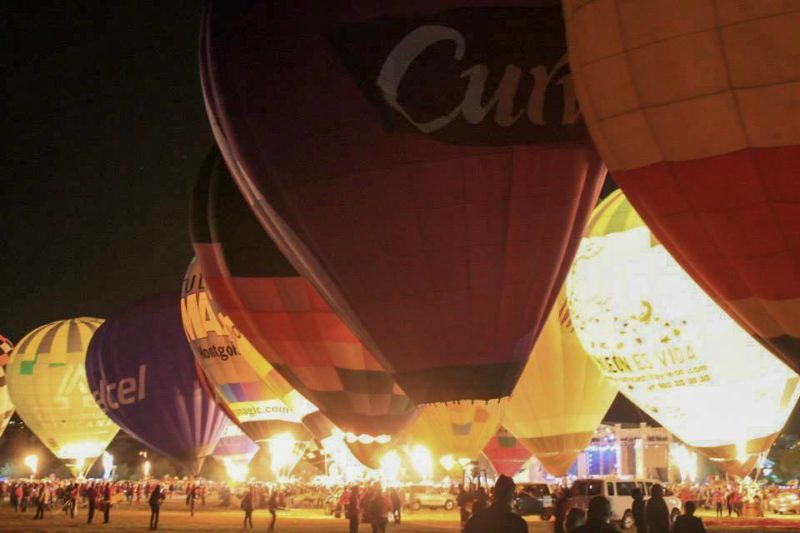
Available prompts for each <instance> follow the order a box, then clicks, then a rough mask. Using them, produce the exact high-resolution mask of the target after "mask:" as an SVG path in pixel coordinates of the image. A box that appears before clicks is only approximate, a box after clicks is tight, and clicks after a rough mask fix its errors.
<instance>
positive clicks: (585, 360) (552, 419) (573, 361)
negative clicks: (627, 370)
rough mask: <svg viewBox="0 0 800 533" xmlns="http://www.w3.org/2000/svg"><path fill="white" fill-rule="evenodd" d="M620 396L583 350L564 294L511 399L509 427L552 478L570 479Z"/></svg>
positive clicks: (508, 411)
mask: <svg viewBox="0 0 800 533" xmlns="http://www.w3.org/2000/svg"><path fill="white" fill-rule="evenodd" d="M616 395H617V387H616V385H615V384H614V382H612V381H610V380H608V379H606V378H605V377H604V376H603V374H602V373H601V372H600V370H598V368H597V367H596V366H595V364H594V361H593V360H592V359H591V358H590V357H589V356H588V354H587V353H586V351H585V350H584V349H583V346H581V342H580V340H579V338H578V336H577V335H576V334H575V328H574V326H573V324H572V321H571V319H570V313H569V309H568V308H567V302H566V298H565V295H564V293H563V291H562V292H561V293H560V294H559V298H558V301H557V302H556V307H554V308H553V310H552V311H551V312H550V316H549V317H548V319H547V322H546V323H545V325H544V330H543V331H542V334H541V335H539V339H538V340H537V341H536V345H535V346H534V348H533V352H532V353H531V357H530V359H529V360H528V364H527V366H526V367H525V370H524V371H523V372H522V377H521V378H520V380H519V382H518V383H517V387H516V388H515V389H514V392H513V394H512V395H511V398H509V400H508V406H507V408H506V416H505V418H504V424H505V426H506V427H507V428H508V429H509V431H511V432H512V433H513V434H514V435H515V436H516V437H517V438H518V439H519V440H520V441H521V442H522V444H523V445H525V446H526V447H527V448H528V449H529V450H530V451H531V452H532V453H533V454H534V455H535V456H536V458H537V459H539V461H540V462H541V463H542V465H543V466H544V467H545V469H546V470H547V471H548V472H549V473H550V474H551V475H553V476H565V475H566V474H567V472H568V471H569V469H570V467H571V466H572V464H573V463H574V462H575V460H576V459H577V457H578V454H580V452H581V451H582V450H583V449H584V448H585V447H586V446H588V445H589V443H590V442H591V440H592V435H593V434H594V431H595V429H597V427H598V426H599V425H600V422H602V420H603V417H604V416H605V414H606V412H607V411H608V408H609V407H610V406H611V402H613V401H614V397H615V396H616Z"/></svg>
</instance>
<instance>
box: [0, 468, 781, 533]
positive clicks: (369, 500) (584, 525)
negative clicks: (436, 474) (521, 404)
mask: <svg viewBox="0 0 800 533" xmlns="http://www.w3.org/2000/svg"><path fill="white" fill-rule="evenodd" d="M670 488H671V491H672V494H673V495H674V496H676V497H678V498H679V499H680V500H681V502H682V504H683V510H684V514H683V515H682V516H680V517H678V518H677V520H674V523H673V521H672V520H671V517H670V513H669V509H668V506H667V504H666V503H665V501H664V495H665V494H664V489H663V487H662V486H660V485H654V486H653V487H652V488H651V489H650V498H648V499H645V495H644V493H643V492H642V490H641V489H638V488H637V489H634V491H633V504H632V508H631V511H632V517H633V521H634V524H635V526H636V530H637V532H638V533H642V532H646V533H702V532H704V531H705V528H704V526H703V523H702V520H701V519H700V518H699V517H696V516H695V511H696V510H697V509H698V508H707V509H712V510H714V511H715V513H716V516H717V517H718V518H720V517H724V516H726V515H727V516H729V517H731V516H741V515H743V514H745V512H751V513H754V514H753V516H763V515H764V511H765V508H766V506H767V502H768V501H770V499H771V498H773V497H775V496H777V495H779V494H781V493H780V492H779V490H780V489H779V488H777V487H775V486H759V485H757V484H755V483H750V482H747V481H745V482H735V481H727V480H726V481H719V482H716V483H709V484H705V485H689V484H687V485H679V486H671V487H670ZM443 490H446V488H445V489H443ZM450 493H451V496H452V498H453V501H454V502H455V505H456V506H457V507H458V510H459V515H460V519H461V526H462V528H463V531H464V532H465V533H472V532H477V531H486V532H489V533H490V532H492V531H508V532H511V533H513V532H514V531H516V530H517V529H519V530H520V531H527V529H520V527H521V526H520V525H521V524H522V525H524V524H525V522H524V520H522V518H520V517H518V516H517V515H516V514H513V513H512V511H511V509H512V502H513V500H514V497H515V485H514V482H513V481H512V480H511V479H510V478H508V477H505V476H500V478H498V480H497V482H496V483H495V485H494V486H491V487H487V486H486V485H485V484H484V485H480V484H477V485H467V486H466V487H465V486H464V485H459V486H458V487H455V486H451V488H450ZM211 494H213V495H214V500H213V505H215V506H220V507H222V508H228V509H231V508H236V507H237V506H238V507H239V508H240V509H241V510H242V511H243V513H244V520H243V527H244V528H253V527H254V526H253V513H254V511H255V510H257V509H264V510H266V511H268V512H269V513H270V522H269V525H268V531H273V530H274V528H275V525H276V521H277V512H278V511H279V510H281V509H287V508H289V507H291V506H292V505H294V504H299V505H302V504H303V503H306V502H310V505H312V506H314V507H321V506H323V505H324V504H327V505H328V506H329V511H330V512H331V514H335V515H336V516H337V517H338V516H341V515H343V516H344V518H345V520H346V521H347V522H348V523H349V529H350V531H351V532H354V531H359V526H361V525H369V526H371V529H372V532H373V533H384V532H385V531H386V530H387V526H388V524H389V523H390V522H391V521H394V522H395V523H400V522H401V520H402V517H403V511H404V508H406V509H407V508H412V509H414V508H415V507H414V506H413V504H412V501H413V498H414V496H413V494H414V493H412V492H410V491H409V490H408V488H405V489H404V488H400V487H388V488H385V487H383V486H382V485H381V484H380V483H378V482H373V483H361V484H358V485H350V486H346V487H344V488H343V489H342V488H339V489H336V488H327V487H321V486H302V485H295V486H292V485H287V486H282V487H277V486H270V485H267V484H263V483H253V484H238V485H228V484H227V483H215V482H211V481H205V480H203V481H201V482H195V481H193V480H187V479H184V480H180V479H169V478H167V479H165V480H160V481H159V480H147V481H102V480H90V481H82V482H78V481H75V480H55V479H45V480H38V481H34V480H16V481H5V482H3V481H0V502H5V501H6V500H7V501H8V503H9V505H10V506H11V507H12V508H13V509H14V511H15V512H19V513H26V512H32V519H33V520H43V519H44V518H45V515H46V513H49V512H50V513H52V512H61V513H64V514H65V515H66V516H68V517H70V518H75V517H76V515H77V514H78V510H79V509H80V510H85V514H84V513H83V512H81V515H82V516H84V517H85V519H86V521H87V523H92V522H93V521H99V520H102V521H103V523H108V522H109V520H110V519H111V514H112V509H113V507H114V506H115V505H123V504H128V505H133V504H144V505H148V506H149V508H150V529H151V530H156V529H158V523H159V517H160V510H161V506H162V504H163V503H164V502H165V501H167V500H171V499H185V504H186V509H187V511H188V513H189V514H190V515H194V513H195V509H196V507H197V506H205V505H206V503H207V501H208V498H209V496H210V495H211ZM667 494H669V493H667ZM553 497H554V498H553V499H554V509H553V511H554V514H555V522H554V523H555V525H554V532H555V533H573V532H577V533H595V532H600V533H604V532H606V531H613V530H614V529H613V528H612V527H611V526H609V525H608V522H609V519H610V517H611V507H610V504H609V502H608V500H606V499H605V498H603V497H602V496H596V497H595V498H594V499H592V500H591V502H590V504H589V506H588V509H586V511H584V510H583V509H579V508H570V506H569V505H568V502H569V498H568V493H567V491H563V490H556V492H555V493H554V494H553ZM295 498H297V499H296V500H295ZM512 515H513V516H512ZM498 528H500V529H498Z"/></svg>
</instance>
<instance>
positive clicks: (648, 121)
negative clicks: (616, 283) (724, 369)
mask: <svg viewBox="0 0 800 533" xmlns="http://www.w3.org/2000/svg"><path fill="white" fill-rule="evenodd" d="M564 13H565V17H566V23H567V32H568V35H569V45H570V50H569V55H570V62H571V64H572V69H573V73H574V76H575V84H576V89H577V92H578V97H579V100H580V104H581V111H582V113H583V114H584V116H585V117H586V122H587V123H588V125H589V129H590V130H591V133H592V137H593V138H594V140H595V143H596V144H597V147H598V149H599V151H600V153H601V155H602V156H603V159H604V160H605V162H606V163H608V166H609V168H610V169H611V171H612V172H613V174H614V179H615V180H616V181H617V183H619V185H620V187H622V190H623V191H624V192H625V194H626V195H627V196H628V198H629V199H630V201H631V203H632V204H633V205H634V207H635V208H636V210H637V211H638V212H639V214H640V215H641V216H642V218H643V219H644V220H645V222H647V225H648V226H649V227H650V229H651V230H652V231H653V234H654V235H655V236H656V237H657V238H658V240H659V242H661V243H662V244H663V246H664V248H665V249H667V250H668V251H669V252H670V254H672V256H673V257H675V259H676V260H677V261H678V263H679V264H680V265H681V266H682V267H683V268H684V269H685V270H686V271H687V272H688V273H689V275H690V276H691V277H692V278H693V279H694V280H695V281H696V282H697V283H698V284H700V286H701V287H702V288H703V289H704V290H705V291H706V292H707V293H708V294H710V295H711V296H712V297H713V298H714V300H715V301H716V302H717V304H719V305H720V306H721V307H722V308H723V309H724V310H725V311H727V312H728V313H729V314H730V315H731V316H733V317H734V318H735V319H736V320H737V322H738V323H739V324H740V325H741V326H742V327H743V328H744V329H745V331H747V332H748V333H750V334H751V335H753V336H754V337H755V338H756V339H758V340H760V341H761V342H762V343H763V344H764V345H766V346H767V347H768V348H769V349H770V350H772V351H773V353H775V354H777V355H778V356H779V357H780V358H781V359H782V360H783V361H784V362H785V363H786V364H787V365H789V366H790V367H792V368H793V369H794V370H795V371H800V176H799V175H798V168H800V128H798V127H797V124H798V123H800V105H798V94H799V93H798V86H800V69H798V68H797V65H798V60H797V58H798V54H799V53H800V49H799V48H798V47H799V46H800V45H798V42H799V41H798V39H797V28H798V27H800V11H798V9H797V4H796V3H795V2H764V1H762V0H744V1H739V2H719V1H716V0H684V1H681V2H623V1H620V0H609V1H606V2H585V1H583V0H565V1H564ZM698 117H702V119H699V118H698Z"/></svg>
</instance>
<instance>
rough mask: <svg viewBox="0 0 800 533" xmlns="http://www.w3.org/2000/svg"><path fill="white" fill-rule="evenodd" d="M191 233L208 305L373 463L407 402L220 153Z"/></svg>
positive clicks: (199, 191)
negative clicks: (280, 243) (257, 211)
mask: <svg viewBox="0 0 800 533" xmlns="http://www.w3.org/2000/svg"><path fill="white" fill-rule="evenodd" d="M192 239H193V243H194V248H195V252H196V254H197V260H198V262H199V263H200V267H201V269H202V271H203V280H204V283H205V284H206V286H207V287H208V290H209V292H210V294H211V295H212V296H213V299H214V304H215V305H216V306H218V308H219V310H220V311H221V312H223V313H225V314H226V315H227V316H229V317H230V318H231V320H232V321H233V323H234V324H236V327H237V329H238V330H239V331H241V333H242V334H243V338H245V339H246V340H247V341H248V342H250V343H252V346H253V347H254V348H255V352H257V353H258V354H260V355H261V356H263V357H264V358H265V359H267V360H268V361H269V363H270V364H271V365H272V367H274V369H275V370H277V372H278V373H279V374H280V375H282V376H283V377H284V378H286V381H288V383H289V384H290V385H291V387H293V388H295V389H296V390H297V391H298V392H299V393H300V394H301V395H302V397H304V398H307V399H308V400H310V401H311V402H312V403H313V404H314V405H316V406H317V407H319V409H320V411H322V414H324V415H325V416H326V417H327V418H328V419H329V420H330V421H331V422H333V423H334V424H335V425H336V426H338V427H339V428H340V429H341V430H342V431H343V432H345V433H351V434H353V435H355V436H357V437H358V442H357V446H353V447H352V449H353V453H355V454H356V455H357V457H358V458H359V459H360V460H361V461H363V462H364V464H374V465H377V462H376V461H377V459H376V457H378V458H379V457H380V455H382V453H381V452H382V451H383V447H384V444H385V441H386V437H387V436H392V435H395V434H397V433H398V432H399V431H401V430H402V429H403V428H404V427H405V426H406V424H408V422H409V421H410V420H411V419H412V418H413V417H414V415H415V406H414V405H413V404H412V402H411V401H410V400H409V398H408V397H407V396H406V395H405V394H404V393H403V391H402V390H401V389H400V388H399V387H398V386H397V384H396V383H395V382H394V380H393V379H392V377H391V375H390V374H388V373H387V372H386V371H385V370H384V369H383V367H381V365H380V364H379V363H378V361H377V360H376V359H375V358H374V357H373V356H372V354H371V353H370V352H369V351H368V350H367V349H366V348H365V347H364V346H363V345H362V344H361V343H360V342H359V340H358V339H357V338H356V337H355V336H354V335H353V333H352V332H351V331H350V330H349V329H348V328H347V326H346V325H345V324H344V323H343V322H342V321H341V320H340V319H339V317H338V316H337V315H336V313H334V312H333V310H332V309H331V308H330V307H328V305H327V304H326V303H325V301H324V300H323V299H322V298H321V297H320V295H319V293H317V291H316V290H315V289H314V288H313V287H312V286H311V284H310V283H308V282H307V281H306V280H305V279H304V278H303V277H302V276H300V275H299V274H297V272H296V271H295V270H294V268H293V267H292V266H291V265H290V264H289V263H288V262H287V261H286V260H285V259H284V257H283V256H282V255H281V253H280V251H279V250H278V249H277V247H276V246H275V244H274V243H273V242H272V240H271V239H270V238H269V236H267V235H266V234H265V233H264V231H263V230H262V229H261V227H260V226H259V224H258V221H257V220H256V219H255V217H254V215H253V214H252V212H251V211H250V209H249V208H248V206H247V204H246V203H245V201H244V198H243V197H242V195H241V193H240V192H239V191H238V189H237V188H236V185H235V184H234V182H233V181H232V180H231V179H230V176H229V174H228V171H227V169H226V168H225V165H224V163H223V162H222V161H221V159H219V158H218V159H217V160H216V161H212V164H211V166H210V168H207V169H206V171H205V172H204V173H203V174H201V176H200V179H199V180H198V184H197V188H196V190H195V196H194V218H193V224H192ZM287 401H288V400H287ZM307 423H310V422H307ZM362 435H363V437H362ZM351 444H353V443H351ZM373 449H374V450H375V451H374V452H373V451H371V450H373Z"/></svg>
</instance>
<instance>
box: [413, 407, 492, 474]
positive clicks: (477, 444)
mask: <svg viewBox="0 0 800 533" xmlns="http://www.w3.org/2000/svg"><path fill="white" fill-rule="evenodd" d="M505 407H506V400H501V401H492V402H454V403H449V404H444V403H439V404H431V405H424V406H422V407H420V414H419V416H418V417H417V419H416V420H415V421H414V422H413V424H411V426H410V427H409V428H408V431H407V432H406V437H407V439H408V440H409V442H411V443H413V444H422V445H423V446H426V447H428V448H429V449H430V450H431V453H433V455H434V458H435V459H441V457H443V456H446V455H451V456H452V457H453V459H454V460H456V461H459V460H470V461H472V460H474V459H477V457H478V455H479V454H480V453H481V450H483V448H484V446H486V443H487V442H489V439H491V438H492V437H493V436H494V434H495V433H497V429H498V428H499V427H500V421H501V420H502V418H503V413H504V410H505Z"/></svg>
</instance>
